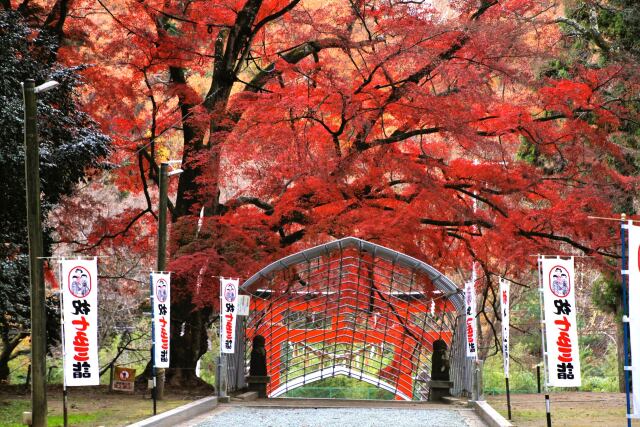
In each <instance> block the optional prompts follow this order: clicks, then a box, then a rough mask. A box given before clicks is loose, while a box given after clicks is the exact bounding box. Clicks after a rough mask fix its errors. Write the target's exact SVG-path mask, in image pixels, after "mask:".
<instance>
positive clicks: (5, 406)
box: [0, 386, 204, 427]
mask: <svg viewBox="0 0 640 427" xmlns="http://www.w3.org/2000/svg"><path fill="white" fill-rule="evenodd" d="M68 395H69V400H68V402H69V425H70V426H105V427H107V426H124V425H127V424H130V423H132V422H135V421H138V420H141V419H144V418H147V417H150V416H152V415H153V402H152V400H151V399H150V395H149V393H146V394H143V393H142V392H136V394H124V393H117V394H116V393H109V392H108V390H107V387H103V386H101V387H77V388H73V387H70V388H69V393H68ZM201 397H204V396H202V395H196V394H188V393H172V392H168V393H165V399H164V400H161V401H158V406H157V412H158V413H161V412H165V411H168V410H169V409H173V408H175V407H177V406H180V405H184V404H186V403H189V402H190V401H193V400H195V399H199V398H201ZM47 400H48V407H49V415H48V425H49V426H50V427H54V426H62V425H63V420H62V390H61V388H60V387H52V388H50V389H49V391H48V393H47ZM30 408H31V401H30V395H29V391H28V390H25V389H24V387H20V386H19V387H16V386H4V387H2V388H0V426H7V427H14V426H15V427H17V426H23V424H22V412H24V411H29V410H30Z"/></svg>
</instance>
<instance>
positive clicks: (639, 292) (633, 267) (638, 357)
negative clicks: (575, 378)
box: [627, 221, 640, 415]
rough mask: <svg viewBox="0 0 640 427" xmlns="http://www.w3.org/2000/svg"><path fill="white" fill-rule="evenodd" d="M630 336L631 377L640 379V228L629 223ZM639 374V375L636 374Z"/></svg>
mask: <svg viewBox="0 0 640 427" xmlns="http://www.w3.org/2000/svg"><path fill="white" fill-rule="evenodd" d="M628 231H629V258H628V260H627V262H628V264H627V265H628V267H627V268H628V269H629V281H628V282H629V295H628V298H629V310H628V313H629V315H628V316H627V317H628V319H629V336H630V347H631V362H630V363H631V376H632V378H635V379H636V380H637V379H638V378H640V336H638V335H639V334H640V311H639V310H640V257H639V254H638V252H639V251H640V227H638V226H636V225H633V223H632V222H631V221H629V228H628ZM636 372H637V374H636ZM632 401H633V410H632V411H633V412H632V414H634V415H640V387H633V392H632Z"/></svg>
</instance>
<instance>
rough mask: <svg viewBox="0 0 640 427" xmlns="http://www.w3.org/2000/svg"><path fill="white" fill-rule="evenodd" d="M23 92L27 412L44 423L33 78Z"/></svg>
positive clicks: (42, 309)
mask: <svg viewBox="0 0 640 427" xmlns="http://www.w3.org/2000/svg"><path fill="white" fill-rule="evenodd" d="M22 92H23V96H24V144H25V182H26V187H27V227H28V231H29V280H30V283H31V369H32V379H31V412H32V423H33V424H32V425H33V426H35V427H41V426H46V425H47V377H46V365H47V360H46V350H47V348H46V347H47V342H46V341H47V329H46V313H45V305H44V277H43V275H42V252H43V250H42V246H43V245H42V226H41V221H40V149H39V147H38V127H37V106H36V92H35V82H34V81H33V80H31V79H29V80H27V81H25V82H24V83H23V86H22Z"/></svg>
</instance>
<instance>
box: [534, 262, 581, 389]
mask: <svg viewBox="0 0 640 427" xmlns="http://www.w3.org/2000/svg"><path fill="white" fill-rule="evenodd" d="M540 262H541V266H542V270H541V274H542V290H543V291H542V295H543V299H544V321H545V328H544V329H545V336H546V349H547V378H548V383H547V385H548V386H551V387H580V384H581V381H580V356H579V352H578V325H577V322H576V297H575V289H576V286H575V285H576V283H575V271H574V262H573V257H571V258H570V259H560V258H542V259H541V261H540Z"/></svg>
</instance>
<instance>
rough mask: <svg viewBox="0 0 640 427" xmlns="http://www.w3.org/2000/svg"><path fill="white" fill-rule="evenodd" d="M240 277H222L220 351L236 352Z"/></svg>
mask: <svg viewBox="0 0 640 427" xmlns="http://www.w3.org/2000/svg"><path fill="white" fill-rule="evenodd" d="M239 282H240V281H239V279H225V278H224V277H221V278H220V319H221V321H220V335H221V336H220V352H221V353H234V351H235V347H236V317H237V316H238V284H239Z"/></svg>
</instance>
